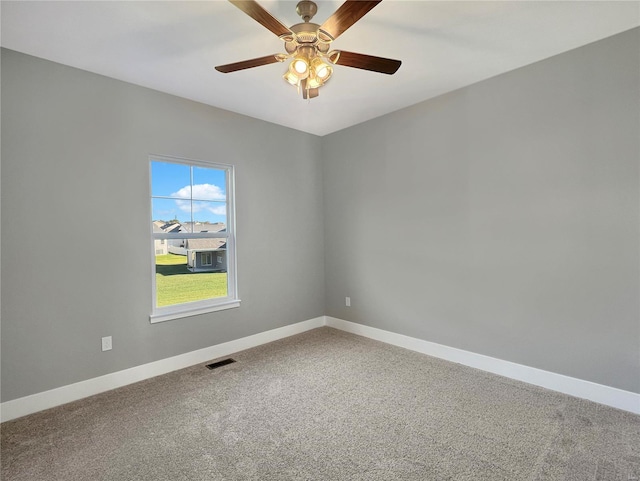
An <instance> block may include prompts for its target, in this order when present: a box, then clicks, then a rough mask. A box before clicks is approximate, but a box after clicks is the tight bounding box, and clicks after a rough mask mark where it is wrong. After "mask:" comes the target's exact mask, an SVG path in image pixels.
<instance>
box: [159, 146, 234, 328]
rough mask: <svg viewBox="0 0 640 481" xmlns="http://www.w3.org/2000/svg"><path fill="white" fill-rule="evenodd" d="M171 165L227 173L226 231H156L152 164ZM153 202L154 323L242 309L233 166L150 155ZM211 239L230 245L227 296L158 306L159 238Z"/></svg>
mask: <svg viewBox="0 0 640 481" xmlns="http://www.w3.org/2000/svg"><path fill="white" fill-rule="evenodd" d="M154 161H157V162H170V163H174V164H183V165H188V166H194V167H204V168H208V169H218V170H224V171H225V173H226V175H225V178H226V186H225V191H226V204H227V222H226V232H222V233H221V232H196V233H186V232H178V233H167V232H153V219H152V217H153V199H154V198H159V197H158V196H156V197H154V196H153V195H152V194H153V188H152V179H151V174H152V167H151V166H152V162H154ZM149 199H150V206H151V211H150V213H149V225H150V231H151V242H150V245H151V249H150V250H151V315H150V316H149V320H150V322H151V323H156V322H163V321H169V320H173V319H179V318H183V317H189V316H195V315H198V314H205V313H208V312H215V311H221V310H224V309H232V308H235V307H239V306H240V298H239V297H238V284H237V276H236V272H237V262H236V235H235V232H236V227H235V226H236V215H235V169H234V166H233V165H230V164H221V163H218V162H210V161H205V160H193V159H185V158H179V157H169V156H166V155H150V156H149ZM207 238H224V239H226V243H227V296H226V297H215V298H211V299H203V300H200V301H194V302H185V303H182V304H174V305H171V306H165V307H157V306H156V259H155V256H156V253H155V240H156V239H207Z"/></svg>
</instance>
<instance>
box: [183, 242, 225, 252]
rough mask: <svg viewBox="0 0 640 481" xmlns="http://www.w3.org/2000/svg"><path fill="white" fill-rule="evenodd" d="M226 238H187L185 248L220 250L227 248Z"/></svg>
mask: <svg viewBox="0 0 640 481" xmlns="http://www.w3.org/2000/svg"><path fill="white" fill-rule="evenodd" d="M226 247H227V240H226V239H187V242H186V243H185V249H187V250H198V251H202V250H218V249H226Z"/></svg>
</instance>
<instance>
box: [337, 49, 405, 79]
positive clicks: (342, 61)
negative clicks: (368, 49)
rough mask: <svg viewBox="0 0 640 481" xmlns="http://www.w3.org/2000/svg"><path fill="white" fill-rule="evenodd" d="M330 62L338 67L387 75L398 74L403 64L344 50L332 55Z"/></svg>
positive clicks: (398, 61)
mask: <svg viewBox="0 0 640 481" xmlns="http://www.w3.org/2000/svg"><path fill="white" fill-rule="evenodd" d="M329 60H331V62H332V63H334V64H336V65H344V66H345V67H353V68H360V69H363V70H370V71H372V72H380V73H386V74H387V75H393V74H394V73H396V72H397V70H398V69H399V68H400V65H401V64H402V62H401V61H400V60H393V59H391V58H383V57H374V56H371V55H364V54H362V53H353V52H345V51H344V50H336V51H335V52H333V53H332V54H331V56H330V57H329Z"/></svg>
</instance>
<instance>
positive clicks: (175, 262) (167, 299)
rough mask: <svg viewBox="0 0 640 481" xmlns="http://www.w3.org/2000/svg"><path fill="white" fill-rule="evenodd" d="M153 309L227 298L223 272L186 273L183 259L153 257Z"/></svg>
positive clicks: (185, 264)
mask: <svg viewBox="0 0 640 481" xmlns="http://www.w3.org/2000/svg"><path fill="white" fill-rule="evenodd" d="M156 293H157V296H158V298H157V306H158V307H163V306H170V305H172V304H181V303H183V302H192V301H201V300H203V299H211V298H212V297H225V296H226V295H227V273H226V272H197V273H194V272H190V271H189V270H188V269H187V257H186V256H178V255H175V254H166V255H162V256H156Z"/></svg>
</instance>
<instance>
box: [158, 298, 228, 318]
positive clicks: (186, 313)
mask: <svg viewBox="0 0 640 481" xmlns="http://www.w3.org/2000/svg"><path fill="white" fill-rule="evenodd" d="M236 307H240V299H235V300H232V301H227V302H224V303H221V304H216V305H215V306H206V307H196V308H192V309H181V310H179V311H174V312H165V313H158V314H151V315H150V316H149V321H150V322H151V324H154V323H156V322H164V321H172V320H173V319H180V318H183V317H191V316H197V315H199V314H206V313H208V312H216V311H224V310H226V309H234V308H236Z"/></svg>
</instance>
